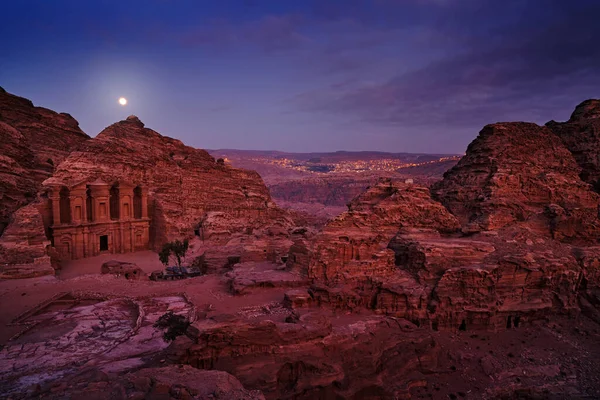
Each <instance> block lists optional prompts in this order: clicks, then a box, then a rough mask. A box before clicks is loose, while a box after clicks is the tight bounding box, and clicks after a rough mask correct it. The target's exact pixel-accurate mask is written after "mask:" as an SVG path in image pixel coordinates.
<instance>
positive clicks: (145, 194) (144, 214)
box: [141, 186, 148, 218]
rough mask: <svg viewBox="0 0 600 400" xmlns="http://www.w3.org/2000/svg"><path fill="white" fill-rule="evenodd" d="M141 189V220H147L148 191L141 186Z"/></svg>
mask: <svg viewBox="0 0 600 400" xmlns="http://www.w3.org/2000/svg"><path fill="white" fill-rule="evenodd" d="M141 189H142V218H148V190H147V189H146V187H144V186H141Z"/></svg>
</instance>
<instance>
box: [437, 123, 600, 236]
mask: <svg viewBox="0 0 600 400" xmlns="http://www.w3.org/2000/svg"><path fill="white" fill-rule="evenodd" d="M579 173H580V168H579V166H578V165H577V163H576V162H575V159H574V158H573V156H572V155H571V153H570V152H569V150H567V148H565V147H564V146H563V144H562V142H561V140H560V138H558V137H557V136H556V135H554V134H553V133H552V131H551V130H550V129H549V128H546V127H540V126H538V125H536V124H531V123H501V124H495V125H488V126H486V127H485V128H483V130H482V131H481V132H480V133H479V136H478V137H477V138H476V139H475V140H474V141H473V142H472V143H471V144H470V145H469V147H468V149H467V154H466V155H465V156H464V157H463V158H462V159H461V160H460V162H459V163H458V164H457V165H456V166H455V167H454V168H452V169H451V170H450V171H448V172H447V173H446V174H445V175H444V179H443V180H442V181H441V182H439V183H437V184H435V185H434V186H433V194H434V197H435V198H436V199H438V200H440V201H441V202H442V203H443V204H444V205H445V206H446V207H448V209H449V210H450V212H452V213H453V214H454V215H456V216H457V218H459V220H460V221H461V224H462V225H463V229H464V230H465V231H466V232H476V231H481V230H496V229H500V228H503V227H505V226H508V225H511V226H517V227H519V226H520V227H523V228H525V229H527V230H530V231H534V232H536V233H539V234H541V235H546V236H552V237H555V238H557V239H560V240H567V241H568V240H576V239H582V240H591V241H596V240H597V238H598V237H600V236H599V234H600V222H599V221H598V201H599V197H598V195H596V194H595V193H593V192H591V191H590V190H589V185H587V184H586V183H585V182H583V181H581V179H579Z"/></svg>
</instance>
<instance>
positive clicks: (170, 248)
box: [158, 239, 189, 267]
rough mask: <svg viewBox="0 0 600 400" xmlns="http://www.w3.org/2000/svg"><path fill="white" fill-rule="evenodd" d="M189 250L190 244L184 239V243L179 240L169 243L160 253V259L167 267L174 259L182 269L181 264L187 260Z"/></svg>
mask: <svg viewBox="0 0 600 400" xmlns="http://www.w3.org/2000/svg"><path fill="white" fill-rule="evenodd" d="M188 248H189V242H188V240H187V239H184V240H183V242H182V241H181V240H179V239H177V240H175V241H174V242H168V243H165V244H164V245H163V248H162V250H161V251H160V252H159V253H158V259H159V260H160V262H161V263H163V264H164V265H165V266H167V265H168V264H169V259H170V258H171V257H173V258H174V259H175V262H177V266H178V267H181V262H182V261H183V260H184V259H185V255H186V253H187V251H188Z"/></svg>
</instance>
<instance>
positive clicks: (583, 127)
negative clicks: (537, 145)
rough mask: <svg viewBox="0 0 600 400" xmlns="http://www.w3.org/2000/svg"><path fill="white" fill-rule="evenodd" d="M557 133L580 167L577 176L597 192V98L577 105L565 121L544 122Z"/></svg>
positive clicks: (599, 150)
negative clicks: (579, 172)
mask: <svg viewBox="0 0 600 400" xmlns="http://www.w3.org/2000/svg"><path fill="white" fill-rule="evenodd" d="M546 126H547V127H548V128H550V129H551V130H552V131H553V132H554V133H555V134H557V135H558V136H559V137H560V138H561V139H562V141H563V143H564V144H565V146H566V147H567V149H569V151H570V152H571V153H572V154H573V157H575V160H576V161H577V164H579V166H580V167H581V174H580V177H581V179H582V180H583V181H585V182H587V183H589V184H590V185H592V187H593V188H594V190H595V191H596V192H600V100H597V99H591V100H586V101H584V102H583V103H581V104H579V105H578V106H577V107H576V108H575V111H573V114H572V115H571V118H569V120H568V121H567V122H563V123H559V122H555V121H550V122H548V123H547V124H546Z"/></svg>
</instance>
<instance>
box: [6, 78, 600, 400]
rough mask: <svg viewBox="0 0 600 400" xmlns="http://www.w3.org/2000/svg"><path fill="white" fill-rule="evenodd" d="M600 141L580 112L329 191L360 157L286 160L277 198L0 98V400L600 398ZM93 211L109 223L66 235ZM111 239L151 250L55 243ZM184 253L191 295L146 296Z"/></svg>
mask: <svg viewBox="0 0 600 400" xmlns="http://www.w3.org/2000/svg"><path fill="white" fill-rule="evenodd" d="M599 121H600V101H598V100H587V101H584V102H583V103H581V104H580V105H578V106H577V107H576V108H575V111H574V112H573V114H572V116H571V118H570V119H569V120H568V121H567V122H564V123H557V122H554V121H551V122H549V123H548V124H546V125H545V126H540V125H537V124H533V123H525V122H506V123H496V124H492V125H487V126H485V127H484V128H483V129H482V130H481V131H480V133H479V135H478V136H477V137H476V138H475V139H474V140H473V142H472V143H471V144H470V145H469V147H468V148H467V150H466V153H465V155H464V156H462V157H459V156H453V155H435V156H430V157H425V156H424V155H416V156H415V157H417V158H415V159H407V160H405V163H406V164H407V165H405V166H404V167H403V168H397V165H396V164H394V163H392V164H391V165H392V167H391V168H392V170H380V171H372V170H369V171H366V172H362V173H360V174H355V173H354V172H351V173H348V171H343V172H340V173H339V174H336V173H332V172H331V171H330V169H331V168H330V167H327V171H325V170H323V169H322V168H321V167H322V166H323V165H336V166H337V165H347V164H345V163H347V162H348V157H354V156H349V155H348V154H337V155H335V154H336V153H332V154H334V156H332V155H331V154H325V153H324V154H319V155H318V157H317V156H316V155H314V154H313V155H310V156H305V155H298V156H297V157H298V159H299V160H301V161H302V163H303V164H302V168H301V170H296V169H293V168H292V169H291V171H287V173H288V175H285V176H283V177H278V176H279V171H281V170H282V168H284V167H282V166H281V165H274V164H277V163H273V162H272V160H275V159H277V160H279V161H281V160H282V159H281V158H277V157H279V156H278V155H272V154H271V155H268V157H267V159H268V160H271V161H269V162H266V161H264V160H263V161H260V162H258V161H256V160H252V162H253V163H254V165H256V164H257V163H258V164H261V165H263V167H260V168H258V169H259V172H255V171H251V170H247V169H241V168H238V167H239V166H240V164H243V159H244V157H243V156H240V155H239V153H235V155H236V157H237V160H238V161H235V160H233V156H227V154H230V155H231V154H233V153H232V152H231V151H224V150H221V151H212V152H211V153H212V155H211V154H209V153H208V152H207V151H204V150H199V149H195V148H192V147H189V146H186V145H185V144H183V143H182V142H181V141H179V140H176V139H172V138H169V137H166V136H163V135H161V134H160V133H158V132H156V131H154V130H152V129H150V128H147V127H146V126H145V125H144V123H143V122H142V121H141V120H140V119H139V118H137V117H135V116H130V117H128V118H127V119H125V120H123V121H119V122H117V123H115V124H113V125H111V126H109V127H107V128H105V129H104V130H103V131H102V132H100V133H99V134H98V135H97V136H95V137H93V138H92V137H89V136H88V135H87V134H85V133H83V132H82V131H81V130H80V129H79V128H78V124H77V122H76V121H75V120H74V119H73V118H72V117H70V116H69V115H68V114H58V113H54V112H52V111H50V110H46V109H42V108H39V107H34V106H33V104H32V103H31V102H30V101H29V100H26V99H22V98H20V97H17V96H14V95H11V94H8V93H6V92H5V91H4V90H0V134H1V135H2V136H1V137H2V139H3V140H2V145H1V146H2V149H3V151H2V154H3V155H2V157H1V158H0V162H1V164H0V183H1V185H2V186H1V187H2V192H0V195H1V196H0V211H1V212H2V214H1V215H0V218H1V219H2V220H1V221H0V224H2V225H1V229H0V257H1V261H0V299H1V300H0V310H1V312H0V326H1V327H2V329H1V330H0V345H1V346H2V347H0V365H1V367H0V382H1V383H0V397H3V398H11V399H21V398H50V399H53V398H56V399H59V398H61V399H62V398H82V397H86V398H88V397H91V398H114V399H144V398H155V399H159V398H165V399H169V398H175V399H190V398H197V399H215V398H216V399H428V398H429V399H430V398H433V399H447V398H450V399H458V398H467V399H470V398H472V399H512V398H524V399H541V398H549V399H562V398H574V399H586V398H596V397H599V396H600V381H599V379H598V376H600V365H599V364H598V363H597V359H598V356H600V346H599V344H598V343H600V341H599V339H600V325H599V324H600V243H599V240H600V218H599V212H600V208H599V206H600V197H599V196H600V195H599V194H598V177H599V176H600V172H599V171H598V163H597V160H598V157H599V153H598V149H599V148H598V134H599V132H600V130H599V125H598V122H599ZM229 157H232V159H231V160H229V159H227V160H226V159H225V158H229ZM253 157H254V158H256V154H254V155H253ZM261 157H263V158H264V157H266V156H265V155H264V154H262V155H261ZM285 157H287V158H290V157H291V156H290V155H286V156H285ZM327 157H332V158H327ZM362 157H363V158H365V159H368V160H376V162H375V164H377V163H378V162H379V161H377V160H379V159H380V158H381V157H384V158H385V157H389V156H388V155H383V156H382V155H368V156H366V155H363V156H362ZM405 157H409V156H405ZM411 157H412V156H411ZM418 157H425V158H420V159H419V158H418ZM287 158H286V159H287ZM385 159H387V158H385ZM240 160H241V161H240ZM419 160H420V161H419ZM50 161H52V162H50ZM415 161H418V162H415ZM352 162H354V161H352ZM403 162H404V161H403ZM306 163H308V164H310V165H313V164H315V165H318V168H317V170H315V171H309V172H307V171H305V170H304V168H305V167H306V165H307V164H306ZM231 164H233V165H235V167H234V166H232V165H231ZM375 164H373V165H375ZM408 164H411V165H408ZM412 164H414V165H412ZM246 166H247V165H246ZM261 168H264V169H262V170H261ZM285 168H287V167H285ZM285 168H284V169H285ZM311 168H313V167H311ZM313 169H314V168H313ZM333 169H335V168H333ZM288 170H289V168H288ZM324 171H325V172H324ZM259 173H260V174H262V176H261V175H260V174H259ZM100 186H102V187H103V188H105V189H102V190H103V191H102V193H100V191H98V192H97V193H98V194H95V193H96V192H94V191H95V190H97V189H95V187H100ZM137 187H139V188H140V190H142V191H143V193H145V196H146V197H141V198H140V200H139V203H135V204H141V206H136V207H143V211H140V213H139V216H138V215H137V214H136V213H137V211H136V212H130V211H126V210H130V207H131V205H132V204H133V205H135V204H134V199H133V198H134V197H135V191H134V188H137ZM55 188H58V190H59V191H61V192H62V193H63V194H64V196H63V197H61V196H60V195H58V196H57V195H56V193H55V192H54V190H56V189H55ZM88 189H89V193H90V195H89V196H90V203H89V204H93V209H94V210H101V209H102V207H100V204H105V205H108V206H109V211H112V210H114V209H118V210H120V211H121V214H119V215H118V216H117V218H110V217H111V215H110V212H108V214H107V215H105V218H106V219H105V220H102V221H100V220H96V219H95V216H94V218H91V219H87V220H85V221H83V220H84V217H83V216H84V215H86V212H84V213H83V214H82V215H81V217H80V218H79V219H78V218H76V217H73V218H72V219H70V220H68V221H67V220H65V221H62V219H61V218H58V217H57V216H56V215H57V213H58V214H60V215H61V216H62V214H63V211H64V210H75V211H74V212H73V213H72V215H73V216H76V215H77V212H81V209H79V210H77V208H76V207H77V206H78V205H80V206H84V204H86V203H85V201H86V200H85V198H86V196H87V195H86V191H87V190H88ZM111 190H112V191H113V192H112V193H118V197H117V196H116V195H115V197H113V199H115V200H114V202H111V196H112V195H111V194H110V193H111V192H110V191H111ZM104 191H105V192H106V193H105V192H104ZM128 196H129V197H128ZM117 199H120V200H117ZM141 199H146V200H145V201H144V202H143V201H142V200H141ZM57 201H58V202H59V203H61V204H60V205H59V204H57ZM102 202H105V203H102ZM96 204H97V205H96ZM62 205H65V207H64V208H61V207H62ZM136 207H133V208H134V209H135V208H136ZM85 209H86V208H85V207H84V208H83V210H85ZM56 210H58V211H56ZM64 212H65V213H66V212H69V213H70V212H71V211H64ZM70 215H71V214H70ZM57 218H58V220H57ZM103 221H104V222H103ZM101 222H102V223H108V222H110V223H111V224H112V225H114V226H115V228H114V233H111V234H110V235H114V236H110V237H111V238H115V240H116V238H129V240H133V237H132V236H131V237H130V236H127V235H128V234H127V233H123V232H125V231H126V229H125V230H124V228H123V227H126V226H129V225H128V224H139V223H141V222H144V223H147V224H148V236H147V242H142V246H141V247H140V248H134V247H127V246H122V247H117V246H116V245H115V244H114V243H116V242H113V241H112V239H111V241H110V242H106V247H102V246H104V245H105V244H104V243H99V245H101V251H100V253H99V254H98V255H94V257H87V256H85V257H81V256H80V254H79V253H74V252H72V251H71V250H70V252H65V251H64V249H62V250H60V246H59V245H60V243H58V242H57V241H55V237H54V235H55V232H57V229H59V228H60V229H63V228H65V227H66V228H68V229H73V230H74V229H80V228H81V227H82V226H84V225H86V226H87V224H91V225H94V224H100V223H101ZM112 225H111V226H112ZM94 226H95V225H94ZM86 232H87V231H86ZM117 232H118V233H117ZM119 235H123V236H119ZM175 239H187V240H188V241H189V247H190V250H189V252H188V255H187V257H186V261H185V263H186V265H196V266H201V267H202V269H203V274H202V276H199V277H195V278H189V279H185V280H178V281H175V280H172V281H151V280H148V279H144V278H145V276H142V278H138V276H139V275H144V274H150V273H151V272H153V271H154V270H156V269H159V268H161V264H160V262H159V261H158V256H157V254H156V251H158V250H160V248H161V247H162V245H163V244H164V243H166V242H169V241H172V240H175ZM94 240H96V239H94ZM100 240H101V239H100ZM125 242H127V241H126V240H125ZM61 243H62V242H61ZM69 249H71V247H69ZM59 250H60V251H59ZM113 260H116V261H118V262H114V261H113ZM102 265H104V267H103V268H101V266H102ZM124 268H126V269H127V271H135V274H136V278H135V279H134V278H132V277H129V276H125V273H122V271H125V269H124ZM101 272H104V273H102V274H101ZM132 273H133V272H132ZM163 320H167V321H171V322H168V323H166V326H165V325H161V324H160V321H163ZM169 332H170V334H169Z"/></svg>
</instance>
